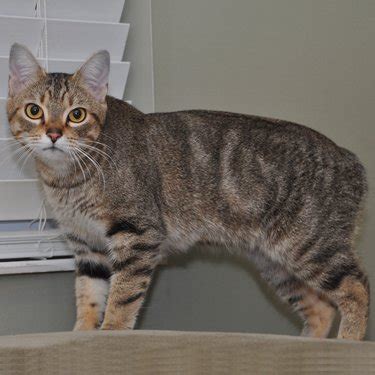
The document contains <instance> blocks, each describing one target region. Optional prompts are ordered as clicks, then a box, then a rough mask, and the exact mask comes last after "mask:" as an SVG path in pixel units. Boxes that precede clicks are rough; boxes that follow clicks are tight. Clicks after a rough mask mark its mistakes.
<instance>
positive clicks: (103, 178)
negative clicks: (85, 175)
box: [76, 147, 106, 189]
mask: <svg viewBox="0 0 375 375" xmlns="http://www.w3.org/2000/svg"><path fill="white" fill-rule="evenodd" d="M76 151H78V152H80V153H81V154H82V155H83V156H84V157H86V158H87V159H89V161H90V162H91V163H92V164H93V165H94V167H95V168H96V171H97V172H98V173H100V174H101V177H102V181H103V189H105V185H106V183H105V177H104V173H103V170H102V168H101V167H100V165H99V164H98V162H97V161H96V160H94V159H93V158H92V157H91V156H90V155H88V154H87V153H86V152H84V151H83V150H81V149H80V148H78V147H77V148H76Z"/></svg>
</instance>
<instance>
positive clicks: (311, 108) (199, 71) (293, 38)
mask: <svg viewBox="0 0 375 375" xmlns="http://www.w3.org/2000/svg"><path fill="white" fill-rule="evenodd" d="M152 7H153V12H152V16H153V38H154V69H155V93H156V96H155V99H156V110H157V111H166V110H175V109H187V108H212V109H222V110H229V111H238V112H244V113H252V114H259V115H266V116H272V117H278V118H283V119H288V120H291V121H295V122H300V123H303V124H306V125H309V126H310V127H312V128H314V129H316V130H319V131H321V132H322V133H324V134H326V135H327V136H329V137H330V138H332V139H333V140H334V141H335V142H337V143H338V144H340V145H342V146H345V147H347V148H349V149H351V150H352V151H354V152H356V153H357V154H358V155H359V157H360V158H361V160H362V161H363V162H364V163H365V165H366V167H367V170H368V176H369V182H370V194H369V199H368V212H367V217H366V222H365V226H364V231H363V235H362V238H361V242H360V244H359V248H360V252H361V253H362V256H363V260H364V264H365V267H366V269H367V271H368V273H369V274H370V278H371V282H372V284H373V285H375V253H374V251H373V242H374V240H375V232H374V230H372V229H373V228H374V226H375V196H374V188H373V185H374V176H375V163H374V151H373V150H374V140H375V131H374V128H375V124H374V119H373V118H374V116H373V113H374V112H373V111H374V103H375V90H374V89H375V78H374V66H375V48H374V36H375V23H374V17H375V2H374V1H371V0H361V1H355V0H331V1H326V0H283V1H277V0H251V1H249V0H231V1H228V0H188V1H187V0H153V2H152ZM178 262H179V264H178V265H176V266H172V267H171V268H170V269H168V270H166V271H163V272H161V273H160V277H159V280H158V283H157V284H156V287H155V289H154V293H153V295H152V298H151V303H150V309H151V310H152V311H154V312H153V313H151V312H150V313H149V314H146V319H144V325H145V326H150V327H151V326H153V325H157V326H160V327H162V328H183V329H202V330H211V329H218V330H244V331H249V332H255V331H256V332H277V333H291V334H296V333H297V328H296V325H295V324H292V323H291V321H290V318H289V317H288V316H287V315H285V314H284V313H283V312H282V313H281V312H280V306H279V305H275V304H274V303H273V302H272V301H271V300H270V298H271V299H272V297H270V296H269V294H268V293H264V292H265V291H264V290H261V289H264V288H263V286H261V288H260V286H259V285H258V284H257V283H256V282H255V281H254V278H252V277H249V274H248V272H247V269H246V267H245V266H244V265H240V264H237V263H235V262H234V261H229V260H228V261H225V258H224V257H223V258H222V257H220V258H219V259H218V258H217V257H215V258H213V257H209V256H206V257H201V256H198V255H192V256H190V257H189V258H187V259H185V258H183V257H182V258H179V260H178ZM172 264H173V262H172ZM372 290H373V297H374V296H375V295H374V290H375V287H373V288H372ZM162 292H163V293H166V294H162ZM157 299H158V300H157ZM156 306H157V307H156ZM153 309H155V310H153ZM157 314H161V315H164V316H165V322H164V323H163V324H161V325H160V322H159V321H158V322H155V320H154V319H156V318H154V317H156V315H157ZM370 325H371V327H370V331H369V332H370V337H371V338H372V339H375V313H374V312H372V313H371V323H370Z"/></svg>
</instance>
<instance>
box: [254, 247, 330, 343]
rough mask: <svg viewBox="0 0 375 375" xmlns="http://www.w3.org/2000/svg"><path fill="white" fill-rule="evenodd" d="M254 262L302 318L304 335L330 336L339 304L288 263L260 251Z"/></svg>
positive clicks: (264, 277) (281, 297) (265, 278)
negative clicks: (291, 270)
mask: <svg viewBox="0 0 375 375" xmlns="http://www.w3.org/2000/svg"><path fill="white" fill-rule="evenodd" d="M255 258H256V259H255V263H256V265H257V268H258V269H259V271H260V274H261V276H262V277H263V279H264V280H265V281H267V283H268V284H269V285H270V286H271V287H272V288H273V289H274V291H275V292H276V294H277V295H278V296H279V297H280V299H281V300H282V301H284V302H285V303H286V304H288V305H289V306H290V307H291V308H292V309H293V311H295V312H296V313H297V314H298V315H299V316H300V318H301V319H302V321H303V324H304V328H303V330H302V333H301V335H303V336H309V337H317V338H325V337H327V336H328V334H329V332H330V329H331V326H332V322H333V320H334V318H335V315H336V308H335V306H334V305H332V303H330V302H329V301H328V300H327V299H326V298H324V297H323V296H322V295H321V294H319V293H318V292H317V291H315V290H314V289H312V288H310V287H308V286H307V285H306V284H304V283H303V282H302V281H301V280H298V279H297V278H296V277H295V276H293V275H292V274H291V273H289V272H288V271H287V270H286V268H285V267H283V266H282V265H281V264H278V263H276V262H274V261H272V260H271V259H269V258H268V257H266V256H264V255H262V254H258V255H257V256H256V257H255Z"/></svg>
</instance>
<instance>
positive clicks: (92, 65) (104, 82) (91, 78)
mask: <svg viewBox="0 0 375 375" xmlns="http://www.w3.org/2000/svg"><path fill="white" fill-rule="evenodd" d="M109 66H110V57H109V53H108V51H105V50H102V51H98V52H96V53H95V54H94V55H92V56H91V57H90V58H89V59H88V60H87V61H86V62H85V63H84V64H83V65H82V66H81V68H80V69H79V70H78V71H77V72H76V73H75V74H74V77H75V78H77V79H79V81H80V82H81V84H82V85H83V86H84V87H85V88H86V89H87V91H88V92H89V93H90V94H91V95H92V96H93V97H94V98H95V99H96V100H98V101H100V102H104V101H105V97H106V95H107V92H108V78H109Z"/></svg>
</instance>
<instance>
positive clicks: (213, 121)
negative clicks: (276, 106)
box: [147, 110, 352, 160]
mask: <svg viewBox="0 0 375 375" xmlns="http://www.w3.org/2000/svg"><path fill="white" fill-rule="evenodd" d="M147 119H148V121H150V122H151V123H158V124H159V126H158V131H159V132H160V134H162V135H163V136H166V137H170V138H175V139H177V140H179V139H180V140H188V139H189V138H190V140H191V139H193V142H199V141H201V142H203V143H204V141H205V140H207V143H208V144H211V145H212V147H214V148H216V149H217V148H220V147H224V146H225V145H228V144H229V145H230V146H233V147H235V146H240V147H241V146H242V147H245V148H246V149H248V150H251V149H253V148H254V149H255V150H256V151H257V152H260V151H264V153H265V154H272V153H274V152H277V153H280V152H281V153H283V155H284V156H286V155H288V154H291V156H292V154H294V156H296V153H297V154H304V155H305V156H306V157H308V156H309V155H310V154H311V153H312V152H314V151H317V150H319V151H323V150H324V151H325V153H326V156H327V155H332V156H333V157H334V158H336V160H338V159H342V158H346V157H348V158H349V159H351V158H352V153H350V152H347V151H346V150H344V149H343V148H341V147H339V146H337V145H336V144H335V143H334V142H333V141H332V140H330V139H329V138H328V137H326V136H325V135H323V134H321V133H319V132H317V131H315V130H313V129H311V128H309V127H307V126H304V125H300V124H297V123H293V122H289V121H285V120H279V119H273V118H266V117H261V116H255V115H248V114H239V113H232V112H223V111H210V110H185V111H177V112H164V113H153V114H148V115H147ZM274 156H275V154H274Z"/></svg>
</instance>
